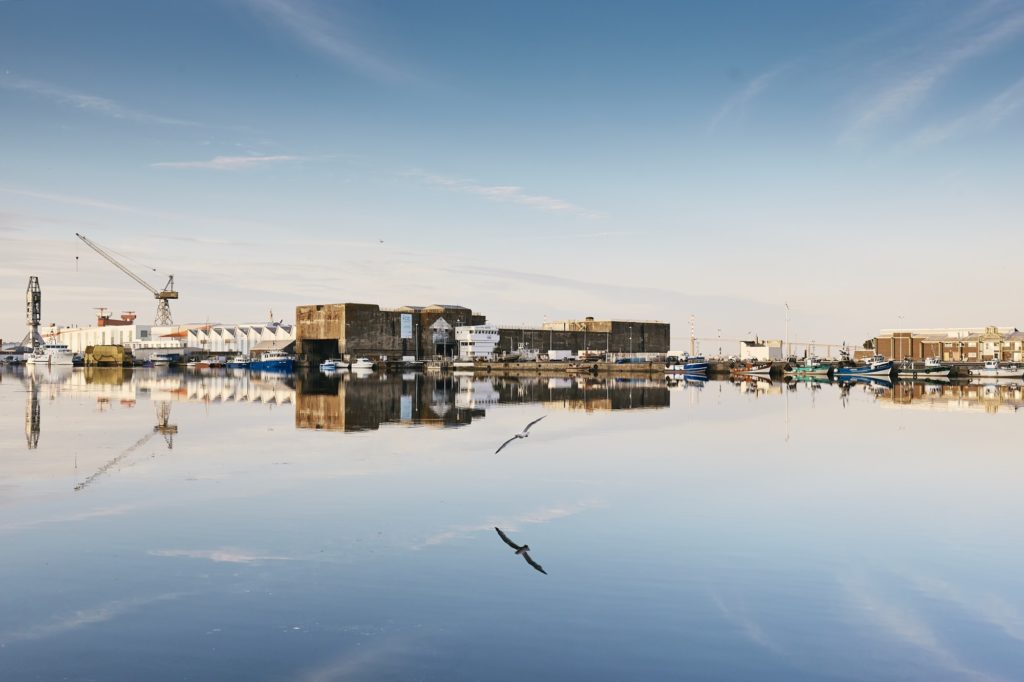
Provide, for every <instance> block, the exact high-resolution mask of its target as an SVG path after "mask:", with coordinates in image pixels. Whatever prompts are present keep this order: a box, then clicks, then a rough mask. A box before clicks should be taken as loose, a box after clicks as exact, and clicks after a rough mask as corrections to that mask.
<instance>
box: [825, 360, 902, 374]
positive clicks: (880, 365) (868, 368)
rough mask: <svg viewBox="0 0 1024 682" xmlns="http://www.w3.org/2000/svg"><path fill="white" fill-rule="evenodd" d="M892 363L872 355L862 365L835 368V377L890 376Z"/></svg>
mask: <svg viewBox="0 0 1024 682" xmlns="http://www.w3.org/2000/svg"><path fill="white" fill-rule="evenodd" d="M892 368H893V361H892V360H886V359H885V357H884V356H882V355H872V356H871V357H870V358H869V359H868V360H867V362H865V363H864V364H863V365H852V366H846V367H838V368H836V376H839V377H856V376H876V377H887V376H890V375H891V374H892Z"/></svg>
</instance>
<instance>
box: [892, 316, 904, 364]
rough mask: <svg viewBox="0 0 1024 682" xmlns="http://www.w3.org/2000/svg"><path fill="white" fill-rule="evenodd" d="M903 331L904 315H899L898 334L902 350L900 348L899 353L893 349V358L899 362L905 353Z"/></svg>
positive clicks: (897, 317) (897, 322)
mask: <svg viewBox="0 0 1024 682" xmlns="http://www.w3.org/2000/svg"><path fill="white" fill-rule="evenodd" d="M902 330H903V316H902V315H897V316H896V334H897V336H899V338H900V348H899V353H897V352H896V350H895V349H893V357H892V359H893V360H899V358H900V355H901V354H902V353H903V336H902V333H903V332H902Z"/></svg>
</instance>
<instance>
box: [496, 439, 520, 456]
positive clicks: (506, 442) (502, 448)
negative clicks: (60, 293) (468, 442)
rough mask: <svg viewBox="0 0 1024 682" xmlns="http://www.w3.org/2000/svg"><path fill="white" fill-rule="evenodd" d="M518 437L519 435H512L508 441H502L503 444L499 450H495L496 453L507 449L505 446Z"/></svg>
mask: <svg viewBox="0 0 1024 682" xmlns="http://www.w3.org/2000/svg"><path fill="white" fill-rule="evenodd" d="M516 438H518V436H512V437H511V438H509V439H508V440H507V441H505V442H504V443H502V444H501V447H500V448H498V449H497V450H495V451H494V454H498V453H499V452H501V451H502V450H504V449H505V446H506V445H508V444H509V443H511V442H512V441H514V440H515V439H516Z"/></svg>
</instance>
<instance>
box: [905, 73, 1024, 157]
mask: <svg viewBox="0 0 1024 682" xmlns="http://www.w3.org/2000/svg"><path fill="white" fill-rule="evenodd" d="M1022 107H1024V78H1021V79H1020V80H1019V81H1017V82H1016V83H1014V84H1013V85H1011V86H1010V87H1008V88H1006V89H1005V90H1003V91H1002V92H1000V93H999V94H998V95H996V96H995V97H993V98H992V99H990V100H989V101H988V102H985V104H983V105H982V106H980V107H977V108H975V109H974V110H972V111H969V112H967V113H966V114H964V115H963V116H959V117H957V118H955V119H953V120H952V121H949V122H947V123H944V124H942V125H934V126H928V127H927V128H924V129H923V130H921V131H920V132H919V133H917V134H916V135H915V136H914V137H913V139H912V142H914V143H915V144H918V145H921V146H928V145H933V144H939V143H940V142H945V141H946V140H948V139H949V138H952V137H957V136H960V135H966V134H968V133H971V132H974V131H980V130H991V129H992V128H995V127H996V126H997V125H999V124H1000V123H1002V122H1003V121H1005V120H1006V119H1008V118H1010V116H1012V115H1014V114H1015V113H1017V112H1018V111H1019V110H1020V109H1021V108H1022Z"/></svg>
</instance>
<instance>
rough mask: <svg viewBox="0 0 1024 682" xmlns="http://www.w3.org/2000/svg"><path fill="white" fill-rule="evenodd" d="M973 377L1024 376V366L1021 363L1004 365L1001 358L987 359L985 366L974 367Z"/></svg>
mask: <svg viewBox="0 0 1024 682" xmlns="http://www.w3.org/2000/svg"><path fill="white" fill-rule="evenodd" d="M970 372H971V376H972V377H982V378H984V379H1000V378H1004V379H1012V378H1019V377H1022V376H1024V367H1020V366H1019V365H1002V364H1000V363H999V360H986V361H985V365H984V366H983V367H972V368H971V369H970Z"/></svg>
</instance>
